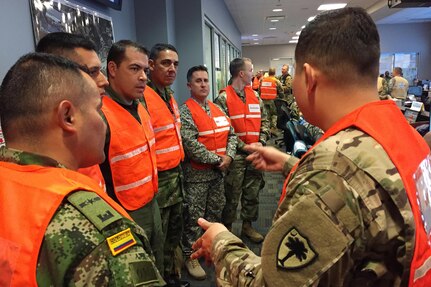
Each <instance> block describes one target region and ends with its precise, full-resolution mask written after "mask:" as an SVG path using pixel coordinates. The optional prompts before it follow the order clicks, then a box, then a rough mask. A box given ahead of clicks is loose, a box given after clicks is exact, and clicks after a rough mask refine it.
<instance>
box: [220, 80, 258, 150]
mask: <svg viewBox="0 0 431 287" xmlns="http://www.w3.org/2000/svg"><path fill="white" fill-rule="evenodd" d="M225 92H226V105H227V108H228V110H229V118H230V120H231V121H232V126H233V128H234V129H235V133H236V135H237V136H238V137H239V138H240V139H241V140H242V141H243V142H245V143H246V144H251V143H255V142H258V141H259V135H260V123H261V122H260V118H261V112H260V105H259V99H258V98H257V97H256V95H255V94H254V91H253V90H252V89H251V87H249V86H246V87H245V88H244V92H245V103H244V102H243V101H242V100H241V99H240V97H239V96H238V95H237V94H236V92H235V89H234V88H233V87H232V86H230V85H229V86H227V87H226V88H225Z"/></svg>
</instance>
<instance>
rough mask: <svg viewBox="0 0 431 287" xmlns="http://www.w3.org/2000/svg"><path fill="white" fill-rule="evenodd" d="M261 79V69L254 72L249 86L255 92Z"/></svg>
mask: <svg viewBox="0 0 431 287" xmlns="http://www.w3.org/2000/svg"><path fill="white" fill-rule="evenodd" d="M261 80H262V71H258V72H257V73H256V76H254V77H253V79H252V80H251V87H252V89H253V90H255V91H256V92H259V87H260V81H261Z"/></svg>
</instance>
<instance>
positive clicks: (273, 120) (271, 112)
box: [259, 77, 284, 130]
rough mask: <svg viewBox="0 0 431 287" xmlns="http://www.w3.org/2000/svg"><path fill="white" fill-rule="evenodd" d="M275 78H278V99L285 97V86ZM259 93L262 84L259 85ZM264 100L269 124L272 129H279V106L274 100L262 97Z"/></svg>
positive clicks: (276, 82)
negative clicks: (277, 106) (276, 105)
mask: <svg viewBox="0 0 431 287" xmlns="http://www.w3.org/2000/svg"><path fill="white" fill-rule="evenodd" d="M274 78H275V77H274ZM275 79H276V81H275V84H276V88H277V99H284V90H283V86H282V85H281V82H280V81H279V80H278V79H277V78H275ZM259 95H260V86H259ZM262 101H263V105H264V107H265V109H266V113H267V115H268V120H269V126H270V128H271V130H275V129H277V108H276V107H275V103H274V100H264V99H262Z"/></svg>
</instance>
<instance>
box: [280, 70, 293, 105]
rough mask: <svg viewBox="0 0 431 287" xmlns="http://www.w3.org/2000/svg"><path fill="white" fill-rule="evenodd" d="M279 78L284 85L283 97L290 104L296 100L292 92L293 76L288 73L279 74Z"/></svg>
mask: <svg viewBox="0 0 431 287" xmlns="http://www.w3.org/2000/svg"><path fill="white" fill-rule="evenodd" d="M278 79H279V80H280V82H281V85H282V87H283V92H284V97H283V99H284V100H286V101H287V103H288V104H289V105H290V104H291V103H292V102H293V101H294V100H295V99H294V97H293V93H292V81H293V80H292V76H291V75H289V73H287V74H286V75H281V76H279V77H278Z"/></svg>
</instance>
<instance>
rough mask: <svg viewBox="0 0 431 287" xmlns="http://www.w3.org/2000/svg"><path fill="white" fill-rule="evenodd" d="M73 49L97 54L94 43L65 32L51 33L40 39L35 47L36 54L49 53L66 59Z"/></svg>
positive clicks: (86, 38) (80, 36)
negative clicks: (81, 49)
mask: <svg viewBox="0 0 431 287" xmlns="http://www.w3.org/2000/svg"><path fill="white" fill-rule="evenodd" d="M75 48H83V49H86V50H91V51H95V52H97V47H96V45H95V44H94V42H93V41H92V40H91V39H90V38H88V37H86V36H84V35H80V34H70V33H66V32H53V33H49V34H47V35H46V36H45V37H43V38H42V39H40V41H39V43H37V46H36V52H40V53H49V54H54V55H58V56H63V57H66V58H68V57H67V55H68V54H70V53H71V52H73V50H74V49H75Z"/></svg>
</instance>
